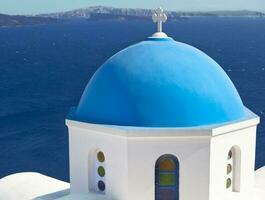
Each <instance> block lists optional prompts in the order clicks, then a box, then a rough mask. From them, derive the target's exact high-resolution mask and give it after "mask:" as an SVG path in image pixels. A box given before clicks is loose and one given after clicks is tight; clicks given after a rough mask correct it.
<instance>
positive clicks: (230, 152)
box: [228, 150, 233, 160]
mask: <svg viewBox="0 0 265 200" xmlns="http://www.w3.org/2000/svg"><path fill="white" fill-rule="evenodd" d="M232 156H233V152H232V151H231V150H230V151H229V153H228V160H230V159H231V158H232Z"/></svg>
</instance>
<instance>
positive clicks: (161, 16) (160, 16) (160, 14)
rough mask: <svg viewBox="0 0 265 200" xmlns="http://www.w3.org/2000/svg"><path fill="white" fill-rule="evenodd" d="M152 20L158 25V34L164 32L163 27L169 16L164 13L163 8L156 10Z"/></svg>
mask: <svg viewBox="0 0 265 200" xmlns="http://www.w3.org/2000/svg"><path fill="white" fill-rule="evenodd" d="M152 19H153V21H154V22H155V23H157V32H162V25H163V23H165V22H166V21H167V15H166V14H165V13H164V10H163V9H162V8H158V9H156V10H155V12H154V14H153V16H152Z"/></svg>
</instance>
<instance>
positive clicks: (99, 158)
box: [97, 151, 105, 162]
mask: <svg viewBox="0 0 265 200" xmlns="http://www.w3.org/2000/svg"><path fill="white" fill-rule="evenodd" d="M97 157H98V161H99V162H104V161H105V156H104V153H103V152H102V151H100V152H98V154H97Z"/></svg>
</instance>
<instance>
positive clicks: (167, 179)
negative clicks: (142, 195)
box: [155, 155, 179, 200]
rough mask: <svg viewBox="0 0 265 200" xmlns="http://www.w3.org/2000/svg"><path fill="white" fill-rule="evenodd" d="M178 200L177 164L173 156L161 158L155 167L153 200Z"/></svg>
mask: <svg viewBox="0 0 265 200" xmlns="http://www.w3.org/2000/svg"><path fill="white" fill-rule="evenodd" d="M178 199H179V162H178V159H177V158H176V157H175V156H172V155H164V156H161V157H160V158H159V159H158V160H157V162H156V166H155V200H178Z"/></svg>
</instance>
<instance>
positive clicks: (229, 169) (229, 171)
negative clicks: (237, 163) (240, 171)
mask: <svg viewBox="0 0 265 200" xmlns="http://www.w3.org/2000/svg"><path fill="white" fill-rule="evenodd" d="M231 172H232V165H231V164H228V165H227V174H230V173H231Z"/></svg>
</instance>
